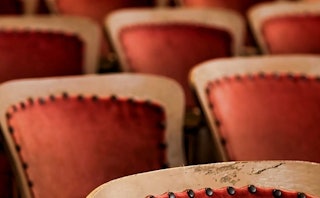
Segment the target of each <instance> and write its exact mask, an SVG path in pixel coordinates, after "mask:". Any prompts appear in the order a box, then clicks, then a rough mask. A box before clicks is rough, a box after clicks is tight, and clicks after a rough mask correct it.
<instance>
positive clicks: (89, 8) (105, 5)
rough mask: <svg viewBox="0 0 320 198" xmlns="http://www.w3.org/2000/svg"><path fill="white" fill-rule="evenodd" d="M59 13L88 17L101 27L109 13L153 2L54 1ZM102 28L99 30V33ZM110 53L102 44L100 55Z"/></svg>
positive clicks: (106, 43) (149, 0)
mask: <svg viewBox="0 0 320 198" xmlns="http://www.w3.org/2000/svg"><path fill="white" fill-rule="evenodd" d="M55 2H56V5H57V8H58V11H59V13H61V14H68V15H78V16H85V17H89V18H91V19H93V20H95V21H96V22H98V23H99V24H101V26H103V21H104V18H105V17H106V16H107V14H108V13H110V12H111V11H114V10H117V9H120V8H127V7H147V6H148V7H150V6H153V5H154V1H153V0H135V1H132V0H116V1H110V0H77V1H76V2H75V1H74V0H55ZM102 29H103V28H101V31H103V30H102ZM110 51H111V47H110V46H109V44H108V42H102V53H103V54H107V53H108V52H110Z"/></svg>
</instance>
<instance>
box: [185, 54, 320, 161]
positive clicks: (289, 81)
mask: <svg viewBox="0 0 320 198" xmlns="http://www.w3.org/2000/svg"><path fill="white" fill-rule="evenodd" d="M319 62H320V58H319V57H318V56H316V55H294V54H291V55H270V56H257V57H242V58H228V59H227V58H222V59H215V60H210V61H207V62H204V63H202V64H199V65H197V66H196V67H195V68H193V70H192V71H191V74H190V82H191V84H192V85H193V87H194V89H195V92H196V95H197V97H198V99H199V100H200V103H201V107H202V108H203V111H204V114H205V117H206V118H207V121H208V124H209V126H210V129H211V133H212V137H213V142H214V144H212V145H208V147H213V148H214V149H215V150H216V151H217V152H216V153H215V156H216V158H217V160H224V161H226V160H230V159H234V160H245V159H248V160H249V159H250V160H253V159H260V160H263V159H304V160H307V161H317V162H318V161H319V160H320V159H319V155H318V153H317V152H315V151H317V149H319V147H318V144H317V143H316V139H319V135H320V134H319V133H318V129H317V122H318V121H317V118H319V116H320V115H319V106H320V100H319V99H320V98H319V94H318V93H317V92H318V89H319V88H320V87H319V85H318V80H317V79H318V76H319V75H320V67H319ZM210 82H211V83H210ZM306 131H308V132H306ZM229 138H231V139H232V140H231V139H230V141H229ZM302 141H306V144H304V143H300V142H302ZM242 149H243V150H242Z"/></svg>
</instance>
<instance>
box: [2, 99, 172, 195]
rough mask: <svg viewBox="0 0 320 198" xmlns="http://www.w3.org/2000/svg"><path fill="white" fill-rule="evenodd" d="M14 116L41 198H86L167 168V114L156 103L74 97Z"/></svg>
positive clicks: (21, 109)
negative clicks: (122, 179) (118, 180)
mask: <svg viewBox="0 0 320 198" xmlns="http://www.w3.org/2000/svg"><path fill="white" fill-rule="evenodd" d="M9 112H10V113H9V114H8V116H7V117H8V119H9V120H8V124H9V126H10V128H11V129H10V130H13V138H14V140H15V142H16V144H17V148H18V149H19V153H20V156H21V160H22V161H23V163H25V164H26V167H27V168H26V169H25V170H26V174H27V176H28V178H29V180H30V182H31V183H32V190H33V193H34V196H35V197H39V198H40V197H46V198H51V197H52V198H56V197H70V198H72V197H74V198H78V197H85V196H86V195H87V194H89V192H91V191H92V190H93V189H94V188H96V187H97V186H99V185H101V184H103V183H105V182H107V181H109V180H111V179H115V178H118V177H121V176H125V175H129V174H134V173H138V172H144V171H150V170H155V169H160V168H162V167H163V165H164V164H166V156H165V151H166V147H165V144H164V125H162V124H163V122H164V120H165V116H164V111H163V109H162V108H161V107H160V106H158V105H156V104H153V103H150V102H143V101H142V102H134V101H132V100H120V99H114V98H111V99H110V98H101V99H97V98H96V97H92V98H90V97H88V98H87V97H79V98H77V97H71V96H69V97H64V98H61V97H55V98H54V99H53V98H51V99H34V100H32V102H31V100H29V101H27V102H24V103H23V104H19V105H16V106H15V107H12V108H11V109H10V111H9Z"/></svg>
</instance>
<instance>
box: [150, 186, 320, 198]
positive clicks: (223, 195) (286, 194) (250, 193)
mask: <svg viewBox="0 0 320 198" xmlns="http://www.w3.org/2000/svg"><path fill="white" fill-rule="evenodd" d="M173 193H174V195H175V198H189V197H196V198H208V197H212V198H228V197H229V198H230V197H234V198H254V197H259V198H274V197H282V198H297V197H299V196H301V197H304V196H303V195H305V198H312V197H314V198H315V196H311V195H307V194H305V193H301V192H293V191H288V190H282V189H281V190H279V189H273V188H262V187H255V186H253V185H249V186H245V187H242V188H233V187H224V188H219V189H214V188H202V189H193V190H190V189H189V190H185V191H183V192H169V193H168V192H166V193H164V194H162V195H157V196H148V197H147V198H151V197H153V198H172V197H173V196H172V194H173ZM170 195H171V196H170ZM192 195H193V196H192ZM277 195H278V196H277ZM279 195H280V196H279Z"/></svg>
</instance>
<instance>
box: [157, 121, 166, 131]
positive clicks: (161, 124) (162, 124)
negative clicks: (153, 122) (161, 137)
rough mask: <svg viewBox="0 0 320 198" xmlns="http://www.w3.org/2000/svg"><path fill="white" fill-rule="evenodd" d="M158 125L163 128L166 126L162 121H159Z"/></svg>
mask: <svg viewBox="0 0 320 198" xmlns="http://www.w3.org/2000/svg"><path fill="white" fill-rule="evenodd" d="M158 127H159V129H161V130H164V129H165V128H166V124H165V123H164V122H159V123H158Z"/></svg>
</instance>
